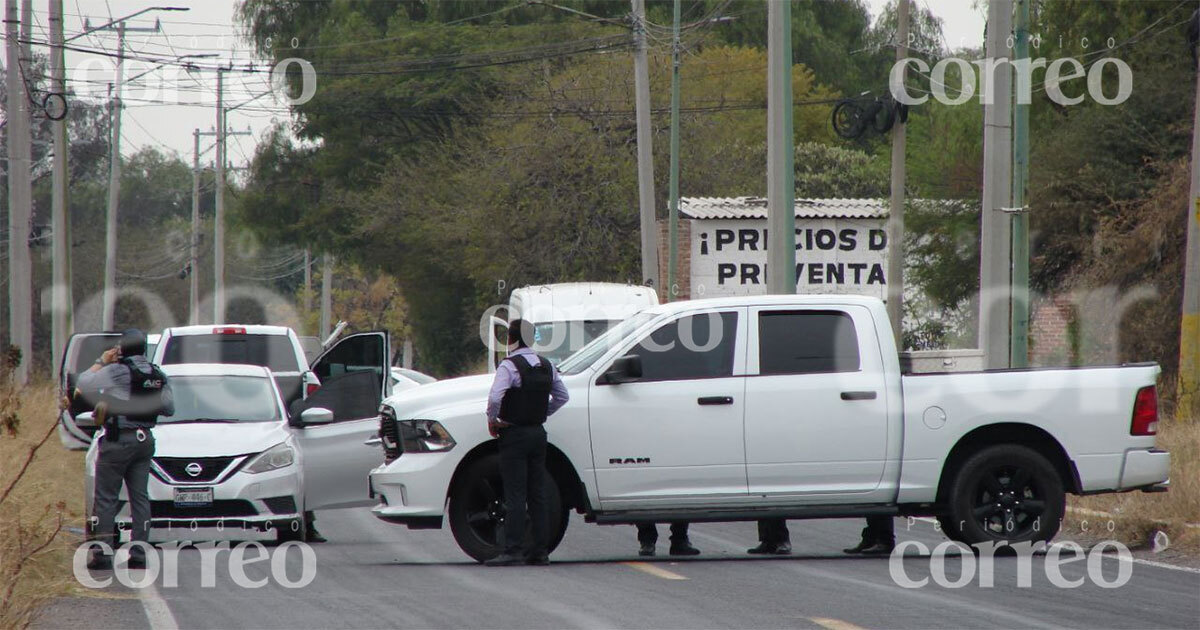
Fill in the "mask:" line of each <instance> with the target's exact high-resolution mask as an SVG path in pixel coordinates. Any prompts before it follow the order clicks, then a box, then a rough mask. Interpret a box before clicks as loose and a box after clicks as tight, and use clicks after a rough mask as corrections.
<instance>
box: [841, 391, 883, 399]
mask: <svg viewBox="0 0 1200 630" xmlns="http://www.w3.org/2000/svg"><path fill="white" fill-rule="evenodd" d="M875 396H876V394H875V392H842V400H875Z"/></svg>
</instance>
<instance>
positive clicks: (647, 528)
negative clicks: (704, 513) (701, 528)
mask: <svg viewBox="0 0 1200 630" xmlns="http://www.w3.org/2000/svg"><path fill="white" fill-rule="evenodd" d="M637 530H638V542H639V543H641V544H643V545H653V544H654V543H657V542H658V525H656V524H654V523H638V526H637ZM685 542H688V523H687V521H680V522H676V523H671V544H672V545H674V544H679V543H685Z"/></svg>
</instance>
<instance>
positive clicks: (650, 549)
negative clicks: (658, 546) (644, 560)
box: [638, 543, 654, 557]
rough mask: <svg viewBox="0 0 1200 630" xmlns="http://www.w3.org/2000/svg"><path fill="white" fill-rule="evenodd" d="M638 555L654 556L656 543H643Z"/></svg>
mask: <svg viewBox="0 0 1200 630" xmlns="http://www.w3.org/2000/svg"><path fill="white" fill-rule="evenodd" d="M638 555H639V556H646V557H649V556H653V555H654V543H642V546H641V548H639V549H638Z"/></svg>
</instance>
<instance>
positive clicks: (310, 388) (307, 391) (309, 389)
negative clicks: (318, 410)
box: [304, 383, 321, 398]
mask: <svg viewBox="0 0 1200 630" xmlns="http://www.w3.org/2000/svg"><path fill="white" fill-rule="evenodd" d="M318 389H321V384H320V383H308V384H306V385H305V386H304V397H305V398H308V397H309V396H312V395H313V392H315V391H317V390H318Z"/></svg>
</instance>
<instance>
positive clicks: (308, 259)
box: [304, 248, 312, 317]
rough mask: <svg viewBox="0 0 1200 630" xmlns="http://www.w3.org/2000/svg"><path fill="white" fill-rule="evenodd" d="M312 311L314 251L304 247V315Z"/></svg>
mask: <svg viewBox="0 0 1200 630" xmlns="http://www.w3.org/2000/svg"><path fill="white" fill-rule="evenodd" d="M311 312H312V253H311V252H309V251H308V248H305V249H304V316H305V317H308V314H309V313H311Z"/></svg>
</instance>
